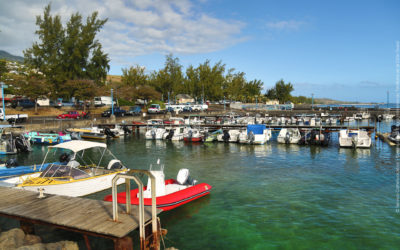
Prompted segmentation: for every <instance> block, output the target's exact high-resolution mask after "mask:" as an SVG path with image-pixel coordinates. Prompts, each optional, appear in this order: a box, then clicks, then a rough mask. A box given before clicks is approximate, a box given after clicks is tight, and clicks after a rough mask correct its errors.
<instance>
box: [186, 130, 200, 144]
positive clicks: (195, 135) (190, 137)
mask: <svg viewBox="0 0 400 250" xmlns="http://www.w3.org/2000/svg"><path fill="white" fill-rule="evenodd" d="M183 140H184V141H186V142H202V141H203V140H204V134H203V133H202V132H201V131H200V130H198V129H196V128H190V129H188V131H187V132H186V133H185V134H184V135H183Z"/></svg>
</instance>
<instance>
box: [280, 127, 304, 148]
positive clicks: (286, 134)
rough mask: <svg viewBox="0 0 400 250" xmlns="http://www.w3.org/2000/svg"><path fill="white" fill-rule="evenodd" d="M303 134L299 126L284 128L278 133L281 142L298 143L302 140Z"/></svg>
mask: <svg viewBox="0 0 400 250" xmlns="http://www.w3.org/2000/svg"><path fill="white" fill-rule="evenodd" d="M300 139H301V134H300V131H299V129H298V128H282V129H281V131H280V132H279V135H278V138H277V140H278V142H279V143H286V144H296V143H298V142H299V141H300Z"/></svg>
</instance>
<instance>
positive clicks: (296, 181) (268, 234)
mask: <svg viewBox="0 0 400 250" xmlns="http://www.w3.org/2000/svg"><path fill="white" fill-rule="evenodd" d="M389 125H390V124H381V126H382V129H387V128H388V127H389ZM108 145H109V148H110V150H111V151H112V152H113V153H115V155H116V156H117V158H119V159H121V160H122V161H123V162H124V163H126V165H128V166H129V167H131V168H141V169H148V166H149V164H152V163H153V164H155V163H156V161H157V159H160V160H161V162H162V163H163V164H164V165H165V174H166V177H167V178H175V177H176V174H177V172H178V170H179V169H180V168H189V169H190V173H191V175H192V176H193V177H194V178H196V179H198V180H199V181H201V182H207V183H209V184H210V185H212V186H213V190H212V192H211V194H210V195H209V196H207V197H203V198H201V199H199V200H197V201H194V202H191V203H189V204H186V205H184V206H182V207H179V208H177V209H175V210H172V211H167V212H164V213H162V214H161V215H160V218H161V223H162V226H163V228H166V229H167V230H168V234H167V236H166V239H165V244H166V246H167V247H168V246H174V247H176V248H178V249H269V248H282V249H288V248H289V249H291V248H296V249H302V248H304V249H310V248H313V249H320V248H324V249H360V248H363V249H364V248H367V249H376V248H380V249H393V248H398V246H399V245H400V233H399V232H400V222H399V219H400V213H398V212H396V208H397V207H396V202H397V201H396V199H397V197H396V195H397V193H396V181H397V180H398V178H399V177H398V171H397V172H396V167H397V166H396V165H398V162H399V156H400V155H399V151H397V149H396V148H391V147H389V146H388V145H387V144H385V143H383V142H381V141H379V140H373V146H372V148H371V149H357V150H353V149H340V148H339V145H338V142H337V134H334V135H333V142H331V144H330V146H329V147H326V148H320V147H310V146H297V145H279V144H277V143H276V141H275V140H273V141H271V142H269V143H268V144H266V145H258V146H257V145H254V146H253V145H240V144H224V143H209V144H187V143H184V142H177V143H174V142H164V141H156V142H155V141H145V140H144V138H143V136H139V135H135V136H131V137H127V138H121V139H118V140H114V141H109V142H108ZM45 151H46V148H45V147H35V151H34V152H33V153H31V154H29V155H21V156H19V160H20V161H23V162H24V163H25V165H26V163H30V162H34V161H35V159H40V157H39V156H41V155H43V154H44V153H45ZM38 157H39V158H38ZM36 162H37V161H36ZM108 193H110V192H109V191H104V192H101V193H98V194H94V195H91V196H89V197H90V198H95V199H101V198H102V197H103V196H104V195H105V194H108ZM7 223H9V224H10V225H11V224H12V223H11V222H7ZM39 232H41V233H43V234H44V236H43V237H44V239H45V240H47V241H54V240H61V239H71V240H77V241H79V242H80V245H81V246H83V245H84V243H83V240H82V238H81V237H80V236H79V235H76V234H72V233H65V232H63V231H60V230H55V231H54V230H50V231H49V229H46V228H40V230H39ZM132 236H133V238H134V240H137V235H132ZM92 243H93V244H94V249H110V248H112V246H113V245H112V242H110V241H102V240H94V239H92Z"/></svg>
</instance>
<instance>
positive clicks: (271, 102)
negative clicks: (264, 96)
mask: <svg viewBox="0 0 400 250" xmlns="http://www.w3.org/2000/svg"><path fill="white" fill-rule="evenodd" d="M265 104H267V105H278V104H279V101H278V100H268V101H266V102H265Z"/></svg>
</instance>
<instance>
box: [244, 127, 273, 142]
mask: <svg viewBox="0 0 400 250" xmlns="http://www.w3.org/2000/svg"><path fill="white" fill-rule="evenodd" d="M271 135H272V133H271V129H268V128H266V127H265V125H247V129H246V130H244V131H242V132H241V133H240V135H239V142H240V143H246V144H264V143H266V142H267V141H269V139H270V138H271Z"/></svg>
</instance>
